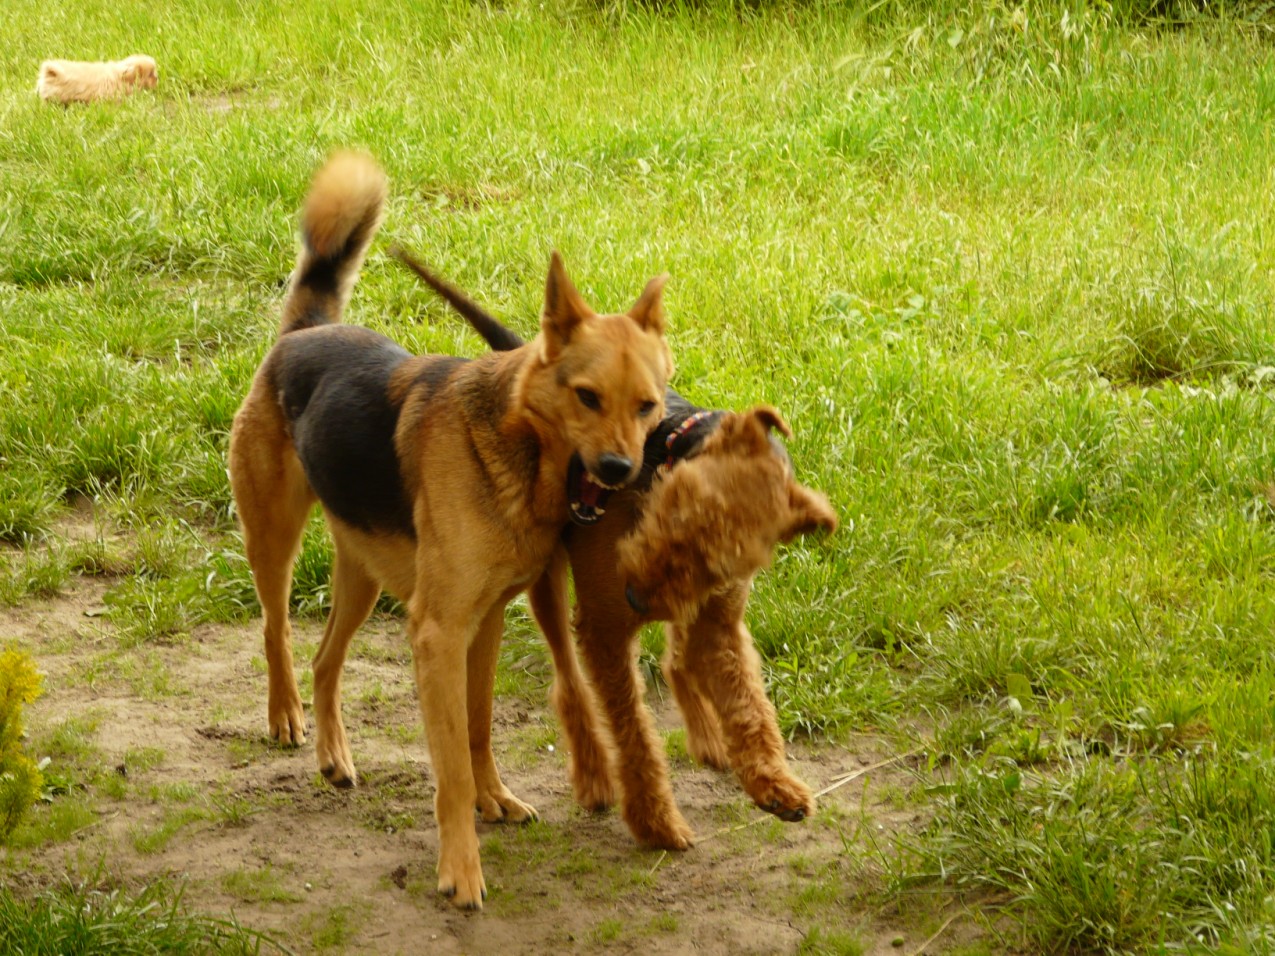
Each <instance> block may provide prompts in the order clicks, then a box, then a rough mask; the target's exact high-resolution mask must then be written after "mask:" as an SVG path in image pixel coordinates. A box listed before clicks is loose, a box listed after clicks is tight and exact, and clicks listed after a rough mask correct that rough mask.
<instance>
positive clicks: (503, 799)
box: [477, 785, 540, 823]
mask: <svg viewBox="0 0 1275 956" xmlns="http://www.w3.org/2000/svg"><path fill="white" fill-rule="evenodd" d="M477 808H478V814H479V816H481V817H482V818H483V822H484V823H528V822H530V821H532V820H538V819H540V814H538V813H536V808H535V807H533V806H531V805H530V804H527V803H523V802H522V801H521V800H519V799H518V798H517V797H515V796H514V795H513V794H512V793H510V792H509V788H508V787H506V786H503V785H502V786H500V787H499V788H493V789H491V790H488V791H487V792H486V793H480V794H479V795H478V800H477Z"/></svg>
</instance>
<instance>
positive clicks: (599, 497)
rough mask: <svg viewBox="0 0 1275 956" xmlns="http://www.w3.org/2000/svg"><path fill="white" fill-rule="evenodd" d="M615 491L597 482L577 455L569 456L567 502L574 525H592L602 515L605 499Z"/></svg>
mask: <svg viewBox="0 0 1275 956" xmlns="http://www.w3.org/2000/svg"><path fill="white" fill-rule="evenodd" d="M614 490H615V489H613V488H609V487H607V486H606V485H603V484H602V483H601V482H599V481H597V480H596V479H595V478H594V477H593V476H592V475H590V474H589V470H588V469H587V468H585V467H584V462H583V461H581V460H580V456H579V455H572V456H571V464H570V465H568V466H567V502H568V503H569V504H570V506H571V520H572V521H574V522H575V523H576V524H593V523H594V522H595V521H597V520H598V519H599V518H601V517H602V516H603V515H604V514H606V508H605V507H604V505H606V503H607V498H609V497H611V492H612V491H614Z"/></svg>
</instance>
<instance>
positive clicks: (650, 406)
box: [638, 402, 655, 418]
mask: <svg viewBox="0 0 1275 956" xmlns="http://www.w3.org/2000/svg"><path fill="white" fill-rule="evenodd" d="M653 411H655V403H654V402H643V403H642V404H641V405H639V406H638V416H639V417H640V418H646V416H648V415H650V414H651V412H653Z"/></svg>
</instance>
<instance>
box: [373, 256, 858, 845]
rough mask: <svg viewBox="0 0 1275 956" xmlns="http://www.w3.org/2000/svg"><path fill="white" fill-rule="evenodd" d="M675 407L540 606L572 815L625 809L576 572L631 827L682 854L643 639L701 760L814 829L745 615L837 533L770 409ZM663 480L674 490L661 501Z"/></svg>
mask: <svg viewBox="0 0 1275 956" xmlns="http://www.w3.org/2000/svg"><path fill="white" fill-rule="evenodd" d="M395 254H396V255H398V256H399V258H401V259H403V261H404V262H406V263H407V264H408V266H409V267H411V268H412V269H413V270H414V271H416V272H417V274H418V275H419V276H420V277H421V278H422V279H424V280H425V281H426V282H427V283H428V284H429V285H431V286H432V287H433V288H434V289H435V291H437V292H438V293H439V294H440V295H441V296H442V297H443V298H444V299H445V300H446V301H447V302H448V303H449V304H450V305H452V306H453V307H454V308H455V309H456V310H457V311H458V312H459V313H460V314H461V315H463V316H464V317H465V318H466V319H467V320H468V321H469V322H470V323H471V324H472V325H473V326H474V328H475V329H476V330H477V331H478V332H479V333H480V334H481V335H482V336H483V338H484V339H486V340H487V342H488V344H490V345H491V346H492V347H493V348H495V349H508V348H514V347H516V346H517V345H518V344H519V343H520V342H521V339H520V338H519V337H518V336H517V335H516V334H515V333H513V332H512V331H510V330H509V329H507V328H506V327H505V326H503V325H502V324H501V323H500V322H499V321H497V320H496V319H495V318H493V317H492V316H490V315H488V314H487V313H486V312H485V311H484V310H483V309H482V308H481V307H480V306H478V305H476V304H475V303H474V302H472V301H471V300H470V299H468V298H467V297H466V296H465V295H464V293H462V292H460V291H459V290H457V289H456V288H454V287H453V286H451V285H449V284H448V283H446V282H444V281H442V280H441V279H438V278H437V277H436V276H434V275H432V274H431V273H430V272H429V271H428V270H427V269H425V268H424V267H422V266H421V265H420V264H419V263H416V262H414V261H413V260H412V259H411V257H409V256H407V255H406V254H405V253H403V252H401V251H396V252H395ZM665 407H666V409H667V412H666V416H665V420H664V421H663V422H661V423H660V426H659V428H657V429H656V430H655V431H654V432H653V433H652V435H651V437H650V438H649V439H648V441H647V448H646V467H645V469H644V471H643V474H642V477H641V478H639V479H638V481H637V482H635V484H634V486H633V489H632V490H629V491H626V492H623V493H620V494H617V495H615V496H614V497H613V498H612V499H611V502H610V504H609V505H608V508H607V510H606V515H605V516H604V517H603V518H602V520H600V521H598V522H597V523H596V524H593V525H590V526H587V527H572V528H569V529H568V530H567V532H566V533H565V534H564V536H563V541H564V544H565V551H564V552H562V553H559V554H558V555H557V556H556V558H555V560H554V561H553V562H552V563H551V564H550V566H549V568H548V569H547V570H546V573H545V574H544V576H543V577H541V579H540V580H539V581H537V582H536V583H535V585H533V587H532V589H531V591H530V597H531V604H532V609H533V611H534V613H535V616H536V620H537V621H538V623H539V624H540V627H541V630H542V631H543V632H544V635H545V639H546V641H547V643H548V644H549V647H550V650H551V652H552V654H553V660H554V670H555V676H554V685H553V701H554V705H555V708H556V710H557V711H558V715H559V719H560V720H561V722H562V725H563V728H564V731H565V733H566V735H567V738H568V740H569V743H570V760H571V762H570V772H571V779H572V784H573V787H574V789H575V794H576V799H577V800H578V801H579V802H580V803H581V805H583V806H584V807H586V808H589V809H602V808H604V807H607V806H609V805H611V804H613V803H614V802H615V799H616V788H615V782H614V781H615V776H616V774H615V772H613V769H612V755H611V748H610V747H609V746H607V744H606V742H605V740H606V738H605V737H604V735H603V734H602V733H601V731H600V729H599V721H598V719H597V717H596V716H595V713H596V709H595V704H594V701H593V692H592V691H591V690H590V688H589V686H588V684H587V683H586V681H585V680H584V678H583V675H582V674H581V671H580V667H579V664H578V663H577V661H576V655H575V648H574V645H573V642H572V640H571V629H570V625H569V623H568V619H567V604H566V566H567V562H568V560H569V561H570V565H571V572H572V575H573V577H574V579H575V592H576V601H577V607H576V618H575V626H576V632H577V635H578V638H579V645H580V650H581V652H582V653H583V655H584V658H585V662H586V666H587V668H588V670H589V672H590V676H591V677H592V679H593V684H594V689H595V690H596V692H597V694H598V696H599V697H600V698H601V701H602V705H603V708H604V710H605V713H606V718H607V721H606V722H607V724H608V725H609V730H610V738H611V739H612V740H613V741H614V745H615V747H616V748H617V749H618V751H619V754H618V756H619V760H618V762H617V763H618V767H617V770H618V776H619V781H620V788H621V790H622V792H623V795H624V799H623V807H622V812H623V816H624V819H625V822H626V823H627V824H628V826H629V828H630V830H631V831H632V832H633V834H634V835H635V836H636V837H637V838H638V839H639V840H641V841H642V842H644V843H648V844H650V845H653V846H658V847H664V848H668V849H684V848H686V847H687V846H689V845H690V844H691V842H692V841H693V838H694V834H693V833H692V831H691V828H690V827H689V826H688V825H687V823H686V821H685V820H684V819H683V817H682V815H681V813H680V812H679V811H678V809H677V806H676V804H675V803H674V801H673V792H672V788H671V786H670V785H669V779H668V767H667V763H666V761H665V757H664V751H663V747H662V745H661V741H660V738H659V736H658V734H657V733H656V731H655V726H654V722H653V721H652V719H651V716H650V714H649V712H648V711H647V709H646V708H645V707H644V706H643V704H642V696H643V689H642V681H641V678H640V676H639V674H638V670H637V666H636V656H637V638H638V629H639V627H640V626H641V625H642V624H643V623H644V622H646V621H649V620H660V619H666V620H669V621H670V622H671V623H670V625H669V627H668V645H667V647H668V649H667V652H666V655H665V658H664V662H663V668H664V673H665V676H666V678H667V680H668V683H669V686H670V687H672V688H673V692H674V696H675V698H676V699H677V702H678V705H679V707H680V708H681V710H682V713H683V716H684V718H685V720H686V727H687V744H688V748H689V750H690V752H691V754H692V755H693V756H694V757H695V758H696V759H698V760H700V761H701V762H703V763H706V764H709V765H710V766H713V767H717V768H719V769H728V768H730V767H734V769H735V771H736V772H737V774H738V775H739V778H740V781H741V782H742V784H743V785H744V788H745V790H746V791H747V792H748V794H749V795H750V796H751V797H752V798H753V800H754V801H756V803H757V804H758V805H759V806H761V807H762V808H763V809H766V810H768V811H770V812H771V813H774V814H776V815H777V816H779V817H781V818H782V819H785V820H791V821H795V820H800V819H802V818H803V817H805V816H806V815H808V814H810V813H812V812H813V811H814V800H813V797H812V796H811V792H810V789H809V787H807V786H806V785H805V784H804V783H802V782H801V781H800V780H798V779H797V778H796V777H794V776H793V775H792V774H791V772H790V771H789V770H788V765H787V760H786V758H785V756H784V749H783V738H782V736H781V735H780V732H779V727H778V724H777V722H776V719H775V711H774V708H773V706H772V705H771V704H770V702H769V700H767V698H766V695H765V689H764V685H763V682H762V675H761V661H760V658H759V657H758V655H757V652H756V650H755V648H754V647H753V643H752V638H751V635H750V634H749V633H748V629H747V627H746V626H745V624H744V609H745V606H746V605H747V602H748V594H749V591H750V589H751V583H752V577H753V574H754V573H755V572H756V571H757V570H758V569H759V568H761V567H763V566H765V565H766V564H767V563H768V562H769V559H770V554H771V552H772V550H773V548H774V546H775V544H776V543H777V542H778V541H781V540H788V539H789V538H791V537H792V536H794V535H796V534H801V533H805V532H807V531H813V530H815V529H819V528H822V529H827V530H832V529H833V528H835V527H836V523H837V520H836V515H835V514H834V513H833V511H832V509H831V508H830V507H829V505H828V502H827V499H825V498H824V497H823V496H822V495H820V494H818V493H817V492H812V491H810V490H808V489H806V488H802V487H801V486H800V485H797V484H796V483H795V482H794V481H793V478H792V469H791V464H790V463H789V461H788V456H787V454H786V452H785V451H784V449H783V446H782V445H781V444H780V443H779V442H778V441H776V440H774V439H773V438H772V437H771V436H770V431H771V429H777V430H778V431H780V432H781V433H783V434H784V435H787V434H788V428H787V425H785V424H784V422H783V420H782V419H781V418H780V417H779V415H778V413H776V412H775V411H774V410H773V409H769V408H764V407H762V408H758V409H755V410H753V411H751V412H748V413H744V414H731V413H725V412H708V411H706V410H704V409H697V408H695V407H694V406H692V405H690V404H689V403H687V402H686V401H685V400H684V399H683V398H681V396H679V395H677V393H675V392H673V391H671V390H670V391H669V392H668V395H667V396H666V400H665ZM657 472H661V473H664V477H663V478H662V479H655V481H654V485H652V484H651V482H652V478H653V476H654V475H655V474H656V473H657ZM647 489H649V490H647ZM631 532H632V537H631V539H629V540H626V535H630V533H631ZM617 553H619V554H620V555H622V556H623V564H624V566H625V571H624V573H625V574H627V575H628V577H629V579H628V581H627V582H626V580H625V577H624V576H623V574H622V572H621V569H620V563H621V560H620V558H619V557H618V556H617ZM626 592H627V593H626Z"/></svg>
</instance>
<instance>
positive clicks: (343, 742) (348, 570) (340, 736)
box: [313, 518, 381, 788]
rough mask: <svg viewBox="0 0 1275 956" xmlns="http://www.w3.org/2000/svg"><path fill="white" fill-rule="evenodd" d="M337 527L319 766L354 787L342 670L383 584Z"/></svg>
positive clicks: (317, 715)
mask: <svg viewBox="0 0 1275 956" xmlns="http://www.w3.org/2000/svg"><path fill="white" fill-rule="evenodd" d="M329 526H331V527H333V538H334V539H335V545H336V555H335V557H334V559H333V562H332V610H331V611H330V612H329V613H328V623H327V626H326V627H325V628H324V630H323V641H322V643H320V644H319V650H318V652H317V653H316V654H315V655H314V665H313V666H314V726H315V742H314V752H315V757H316V758H317V759H318V762H319V772H320V773H321V774H323V776H324V778H325V779H326V780H327V781H328V783H330V784H332V785H333V786H334V787H342V788H345V787H353V786H354V785H355V782H356V781H357V779H358V778H357V776H356V774H355V771H354V758H353V756H352V755H351V753H350V743H349V740H348V739H347V738H346V736H345V724H344V723H343V722H342V720H341V670H342V668H343V667H344V665H345V655H346V652H347V651H348V650H349V647H350V640H351V639H352V638H353V637H354V633H355V632H356V631H357V630H358V629H359V625H361V624H362V623H363V622H364V621H366V620H367V616H368V615H369V614H371V613H372V608H373V607H374V606H375V604H376V599H377V598H378V597H380V596H381V586H380V584H378V583H377V581H376V580H375V579H374V578H373V577H372V576H371V575H370V574H368V572H367V571H366V570H365V569H364V568H363V566H362V565H361V564H359V563H358V562H357V561H356V560H354V559H353V558H352V557H351V551H352V549H351V548H349V547H348V546H346V547H343V546H342V544H341V540H340V536H339V533H338V532H337V531H336V528H335V526H334V524H333V522H332V520H331V518H329Z"/></svg>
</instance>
